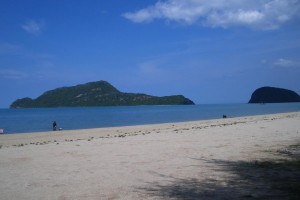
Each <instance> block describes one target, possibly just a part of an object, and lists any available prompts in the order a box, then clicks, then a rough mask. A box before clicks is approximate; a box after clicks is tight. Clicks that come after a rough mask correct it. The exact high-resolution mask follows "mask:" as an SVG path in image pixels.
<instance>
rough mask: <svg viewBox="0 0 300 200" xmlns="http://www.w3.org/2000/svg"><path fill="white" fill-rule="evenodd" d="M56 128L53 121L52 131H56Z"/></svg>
mask: <svg viewBox="0 0 300 200" xmlns="http://www.w3.org/2000/svg"><path fill="white" fill-rule="evenodd" d="M56 127H57V124H56V121H54V122H53V123H52V128H53V131H56Z"/></svg>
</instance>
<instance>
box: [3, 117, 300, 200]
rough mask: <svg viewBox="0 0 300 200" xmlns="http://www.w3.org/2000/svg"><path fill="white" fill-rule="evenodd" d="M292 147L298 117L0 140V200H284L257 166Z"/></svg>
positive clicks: (298, 136) (298, 140)
mask: <svg viewBox="0 0 300 200" xmlns="http://www.w3.org/2000/svg"><path fill="white" fill-rule="evenodd" d="M293 144H300V112H296V113H285V114H275V115H264V116H251V117H240V118H229V119H220V120H208V121H193V122H184V123H168V124H159V125H145V126H131V127H116V128H100V129H88V130H73V131H57V132H46V133H31V134H15V135H0V147H1V149H0V199H3V200H6V199H7V200H10V199H24V200H26V199H49V200H50V199H51V200H52V199H58V200H63V199H70V200H71V199H72V200H73V199H232V198H234V199H243V198H245V199H249V198H250V199H251V198H252V199H253V198H263V199H264V198H271V199H276V198H278V199H284V198H285V197H286V196H284V193H282V192H281V191H277V190H275V189H274V188H272V187H270V182H268V181H267V180H266V179H267V178H268V177H267V178H266V177H262V172H261V171H260V170H261V169H260V168H261V167H260V164H259V163H260V162H261V163H263V162H262V161H263V160H278V159H290V158H286V157H287V154H289V155H290V154H292V153H295V152H296V153H297V152H298V151H296V150H295V152H292V153H291V151H289V150H286V149H287V148H288V147H289V146H290V145H293ZM298 153H299V152H298ZM256 165H257V166H256ZM249 167H252V168H255V169H252V168H251V169H252V170H251V172H249ZM256 168H258V169H256ZM242 172H243V173H242ZM276 173H277V174H276ZM297 173H298V172H297ZM273 175H274V176H278V172H274V174H272V176H273ZM292 177H295V176H294V175H293V176H292ZM299 177H300V176H299ZM298 180H299V179H298Z"/></svg>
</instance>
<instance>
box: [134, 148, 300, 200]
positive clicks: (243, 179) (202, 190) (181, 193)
mask: <svg viewBox="0 0 300 200" xmlns="http://www.w3.org/2000/svg"><path fill="white" fill-rule="evenodd" d="M295 147H296V148H295ZM293 149H294V150H293V151H290V150H289V151H286V152H279V153H280V154H282V155H284V157H285V159H281V160H268V161H252V162H245V161H237V162H233V161H226V160H203V159H197V160H201V161H202V162H207V163H208V164H212V165H215V166H217V168H218V169H219V170H223V171H224V172H226V173H228V174H230V176H229V177H227V178H225V179H223V180H220V179H219V180H216V179H213V178H209V179H205V180H198V179H194V178H191V179H180V178H174V177H166V176H164V175H162V174H156V175H157V176H161V177H165V178H167V179H168V180H170V181H169V182H168V183H166V184H160V183H148V187H146V188H139V190H143V191H144V192H145V193H146V194H147V195H150V196H155V197H157V198H162V199H272V200H273V199H295V200H296V199H300V157H299V155H300V154H299V152H300V151H299V150H300V145H297V146H293ZM194 159H195V158H194Z"/></svg>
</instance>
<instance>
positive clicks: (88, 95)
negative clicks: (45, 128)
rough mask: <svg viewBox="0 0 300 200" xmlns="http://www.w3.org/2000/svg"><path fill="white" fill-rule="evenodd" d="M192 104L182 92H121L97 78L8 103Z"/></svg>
mask: <svg viewBox="0 0 300 200" xmlns="http://www.w3.org/2000/svg"><path fill="white" fill-rule="evenodd" d="M193 104H194V102H193V101H191V100H190V99H188V98H185V97H184V96H182V95H174V96H164V97H157V96H151V95H147V94H140V93H138V94H135V93H124V92H120V91H119V90H118V89H116V88H115V87H114V86H112V85H111V84H110V83H108V82H106V81H97V82H90V83H86V84H81V85H77V86H71V87H61V88H57V89H54V90H50V91H47V92H45V93H44V94H42V95H41V96H39V97H38V98H36V99H31V98H28V97H26V98H22V99H18V100H16V101H14V102H13V103H12V104H11V105H10V108H41V107H44V108H47V107H84V106H135V105H193Z"/></svg>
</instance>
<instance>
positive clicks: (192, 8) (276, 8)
mask: <svg viewBox="0 0 300 200" xmlns="http://www.w3.org/2000/svg"><path fill="white" fill-rule="evenodd" d="M299 13H300V0H209V1H207V0H165V1H158V2H157V3H155V4H154V5H152V6H149V7H146V8H143V9H141V10H138V11H136V12H127V13H124V14H123V17H125V18H127V19H129V20H131V21H133V22H135V23H142V22H151V21H153V20H155V19H163V20H166V21H174V22H177V23H183V24H188V25H192V24H199V23H200V24H202V25H204V26H208V27H223V28H228V27H232V26H245V27H248V28H253V29H260V30H272V29H277V28H279V27H280V26H281V25H283V24H284V23H286V22H288V21H290V20H293V19H295V18H298V17H299Z"/></svg>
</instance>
